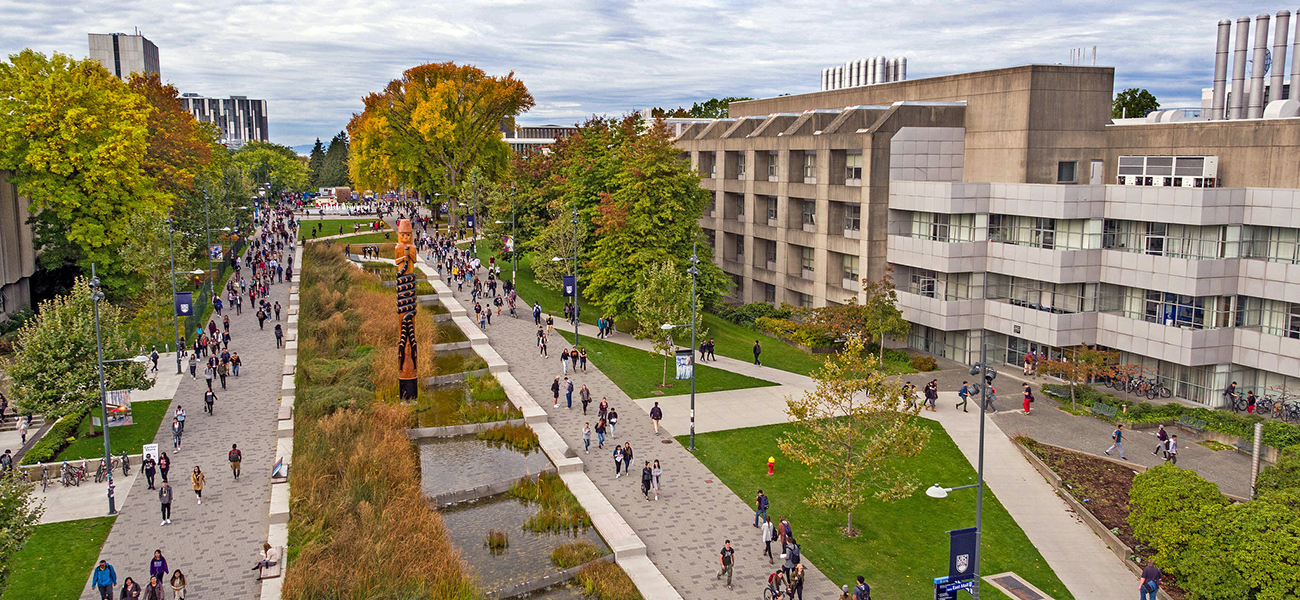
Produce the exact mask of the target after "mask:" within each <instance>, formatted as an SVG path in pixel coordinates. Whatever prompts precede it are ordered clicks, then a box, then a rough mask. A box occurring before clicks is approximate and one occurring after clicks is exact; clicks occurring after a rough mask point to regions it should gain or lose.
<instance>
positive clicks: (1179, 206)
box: [1105, 185, 1292, 227]
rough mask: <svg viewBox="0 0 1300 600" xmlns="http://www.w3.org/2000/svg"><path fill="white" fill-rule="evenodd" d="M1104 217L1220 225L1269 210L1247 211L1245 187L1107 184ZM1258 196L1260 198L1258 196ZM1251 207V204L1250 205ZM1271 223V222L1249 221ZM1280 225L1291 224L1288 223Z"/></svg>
mask: <svg viewBox="0 0 1300 600" xmlns="http://www.w3.org/2000/svg"><path fill="white" fill-rule="evenodd" d="M1105 188H1106V196H1105V198H1106V209H1105V217H1106V218H1107V219H1124V220H1128V221H1150V222H1157V223H1182V224H1185V225H1223V224H1226V223H1242V222H1245V219H1246V217H1247V213H1248V212H1252V213H1253V212H1258V213H1259V215H1252V216H1259V217H1272V216H1274V215H1272V214H1271V212H1272V211H1251V210H1248V209H1247V207H1248V203H1249V202H1251V201H1252V198H1253V196H1254V195H1253V194H1251V193H1250V192H1253V191H1255V190H1248V189H1246V188H1183V187H1146V186H1128V185H1108V186H1105ZM1261 199H1262V197H1261ZM1251 208H1254V207H1251ZM1251 224H1255V225H1274V223H1269V222H1262V223H1251ZM1283 226H1284V227H1288V226H1292V225H1290V223H1289V222H1288V223H1287V224H1286V225H1283Z"/></svg>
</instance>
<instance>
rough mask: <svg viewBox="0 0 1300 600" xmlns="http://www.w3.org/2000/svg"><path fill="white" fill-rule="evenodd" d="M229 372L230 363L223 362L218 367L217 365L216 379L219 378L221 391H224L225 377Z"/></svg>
mask: <svg viewBox="0 0 1300 600" xmlns="http://www.w3.org/2000/svg"><path fill="white" fill-rule="evenodd" d="M229 370H230V363H228V362H226V361H224V360H223V361H221V364H220V365H217V377H220V378H221V389H223V390H224V389H226V376H227V375H229Z"/></svg>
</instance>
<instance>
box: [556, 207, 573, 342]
mask: <svg viewBox="0 0 1300 600" xmlns="http://www.w3.org/2000/svg"><path fill="white" fill-rule="evenodd" d="M571 221H572V222H573V258H560V257H558V256H556V257H552V258H551V262H558V261H561V260H571V261H573V345H574V346H575V347H576V346H577V345H578V209H576V208H575V209H573V217H572V219H571Z"/></svg>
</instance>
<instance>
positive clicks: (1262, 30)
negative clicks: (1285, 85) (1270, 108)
mask: <svg viewBox="0 0 1300 600" xmlns="http://www.w3.org/2000/svg"><path fill="white" fill-rule="evenodd" d="M1268 21H1269V14H1268V13H1260V14H1259V15H1258V16H1256V17H1255V58H1254V64H1252V65H1251V70H1250V101H1249V103H1248V104H1246V118H1247V119H1262V118H1264V61H1266V60H1268V58H1267V57H1268Z"/></svg>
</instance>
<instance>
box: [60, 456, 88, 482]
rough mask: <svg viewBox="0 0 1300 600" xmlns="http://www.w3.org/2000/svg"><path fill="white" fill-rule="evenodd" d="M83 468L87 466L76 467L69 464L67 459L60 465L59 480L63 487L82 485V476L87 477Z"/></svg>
mask: <svg viewBox="0 0 1300 600" xmlns="http://www.w3.org/2000/svg"><path fill="white" fill-rule="evenodd" d="M83 469H85V467H80V468H78V467H74V466H72V465H70V464H68V462H67V461H63V465H62V466H61V467H59V482H60V483H62V484H63V487H71V486H78V487H80V486H81V478H82V477H85V472H84V471H83Z"/></svg>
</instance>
